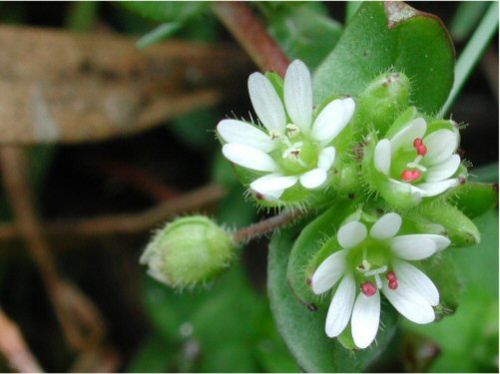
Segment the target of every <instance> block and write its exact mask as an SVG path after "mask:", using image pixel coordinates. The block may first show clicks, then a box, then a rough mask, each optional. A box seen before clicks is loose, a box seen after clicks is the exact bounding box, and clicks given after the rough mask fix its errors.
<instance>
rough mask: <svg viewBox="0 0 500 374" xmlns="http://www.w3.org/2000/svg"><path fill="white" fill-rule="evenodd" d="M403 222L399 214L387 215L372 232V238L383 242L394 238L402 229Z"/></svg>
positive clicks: (375, 225) (376, 223) (374, 226)
mask: <svg viewBox="0 0 500 374" xmlns="http://www.w3.org/2000/svg"><path fill="white" fill-rule="evenodd" d="M402 223H403V220H402V219H401V216H400V215H399V214H397V213H387V214H386V215H384V216H383V217H381V218H380V219H379V220H378V221H377V222H375V224H374V225H373V227H372V228H371V230H370V236H371V237H372V238H375V239H379V240H383V239H388V238H392V237H393V236H394V235H396V234H397V233H398V231H399V229H400V228H401V224H402Z"/></svg>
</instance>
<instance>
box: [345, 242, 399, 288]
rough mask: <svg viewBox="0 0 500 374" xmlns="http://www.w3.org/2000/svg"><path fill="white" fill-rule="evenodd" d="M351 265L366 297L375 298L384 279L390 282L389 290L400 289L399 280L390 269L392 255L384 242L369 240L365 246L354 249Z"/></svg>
mask: <svg viewBox="0 0 500 374" xmlns="http://www.w3.org/2000/svg"><path fill="white" fill-rule="evenodd" d="M352 251H353V256H352V257H351V264H353V265H354V267H355V269H356V271H355V278H356V283H357V284H358V285H359V289H360V290H361V292H363V293H364V294H365V295H366V296H368V297H370V296H373V295H374V294H375V293H376V291H377V290H380V289H381V288H382V286H383V282H384V281H383V278H386V279H387V280H388V281H389V288H390V289H391V290H395V289H397V288H398V279H397V277H396V274H395V273H394V271H393V270H390V269H389V263H390V261H389V259H390V254H389V251H390V249H389V248H386V247H385V245H384V243H383V242H379V241H372V240H369V239H368V240H367V241H365V245H362V246H360V247H358V248H354V249H353V250H352Z"/></svg>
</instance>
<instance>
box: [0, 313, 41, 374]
mask: <svg viewBox="0 0 500 374" xmlns="http://www.w3.org/2000/svg"><path fill="white" fill-rule="evenodd" d="M0 353H1V354H2V355H3V356H5V358H6V359H7V363H8V364H9V366H10V367H11V368H12V369H14V370H15V371H18V372H20V373H40V372H42V371H43V370H42V368H41V367H40V364H39V363H38V361H37V360H36V358H35V356H34V355H33V353H31V351H30V350H29V348H28V346H27V345H26V343H25V341H24V339H23V336H22V334H21V332H20V331H19V328H18V327H17V325H16V324H15V323H14V322H13V321H11V320H10V319H9V317H7V316H6V315H5V313H4V312H3V311H2V310H1V309H0Z"/></svg>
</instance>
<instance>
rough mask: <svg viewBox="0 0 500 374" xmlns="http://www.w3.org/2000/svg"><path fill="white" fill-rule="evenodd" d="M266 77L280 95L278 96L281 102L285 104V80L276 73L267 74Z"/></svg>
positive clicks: (269, 72)
mask: <svg viewBox="0 0 500 374" xmlns="http://www.w3.org/2000/svg"><path fill="white" fill-rule="evenodd" d="M265 76H266V78H267V79H269V81H270V82H271V84H272V85H273V87H274V89H275V90H276V92H277V93H278V96H279V97H280V99H281V101H282V102H283V103H284V102H285V94H284V85H285V83H284V81H283V78H281V77H280V76H279V75H278V74H276V73H275V72H274V71H268V72H266V74H265Z"/></svg>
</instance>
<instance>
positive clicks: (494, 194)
mask: <svg viewBox="0 0 500 374" xmlns="http://www.w3.org/2000/svg"><path fill="white" fill-rule="evenodd" d="M452 199H453V201H454V202H455V203H456V205H457V207H458V208H459V209H460V210H461V211H462V212H463V213H464V214H465V215H466V216H467V217H469V218H471V219H473V218H476V217H478V216H480V215H482V214H484V213H486V212H487V211H489V210H490V209H492V208H493V207H495V206H497V205H498V183H477V182H468V183H466V184H463V185H460V186H459V187H458V188H457V189H456V190H455V191H454V194H453V196H452Z"/></svg>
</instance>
